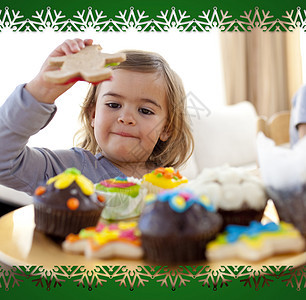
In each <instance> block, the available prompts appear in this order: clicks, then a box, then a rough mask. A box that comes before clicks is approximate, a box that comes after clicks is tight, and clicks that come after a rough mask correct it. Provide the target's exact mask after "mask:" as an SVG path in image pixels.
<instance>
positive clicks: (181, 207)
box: [145, 189, 215, 213]
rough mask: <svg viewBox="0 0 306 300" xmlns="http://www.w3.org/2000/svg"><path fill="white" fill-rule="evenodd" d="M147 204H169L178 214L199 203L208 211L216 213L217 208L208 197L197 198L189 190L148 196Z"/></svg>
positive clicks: (168, 191) (170, 191) (169, 191)
mask: <svg viewBox="0 0 306 300" xmlns="http://www.w3.org/2000/svg"><path fill="white" fill-rule="evenodd" d="M145 201H146V203H147V204H149V203H152V202H154V201H161V202H168V203H169V206H170V207H171V208H172V209H173V210H174V211H176V212H179V213H181V212H184V211H186V210H187V209H188V208H189V207H190V206H192V205H193V204H195V203H197V204H199V205H201V206H203V207H204V208H205V209H206V210H207V211H211V212H214V211H215V208H214V206H213V205H212V204H211V202H210V200H209V199H208V198H207V197H206V196H201V197H197V196H195V195H194V194H193V193H192V192H191V191H189V190H187V189H186V190H167V191H163V192H160V193H159V194H157V195H155V194H148V195H147V196H146V198H145Z"/></svg>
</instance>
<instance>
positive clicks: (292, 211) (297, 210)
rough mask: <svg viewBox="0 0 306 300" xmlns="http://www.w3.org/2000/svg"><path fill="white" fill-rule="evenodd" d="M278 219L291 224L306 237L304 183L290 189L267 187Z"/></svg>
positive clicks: (305, 193) (305, 188) (305, 189)
mask: <svg viewBox="0 0 306 300" xmlns="http://www.w3.org/2000/svg"><path fill="white" fill-rule="evenodd" d="M267 192H268V195H269V196H270V198H271V199H272V200H273V202H274V204H275V208H276V210H277V213H278V216H279V218H280V220H282V221H285V222H288V223H291V224H293V225H294V226H295V227H296V228H297V229H298V230H299V231H300V233H301V234H302V235H303V237H304V238H305V239H306V221H305V220H306V184H303V185H302V186H298V187H296V188H292V189H283V190H281V189H275V188H272V187H267Z"/></svg>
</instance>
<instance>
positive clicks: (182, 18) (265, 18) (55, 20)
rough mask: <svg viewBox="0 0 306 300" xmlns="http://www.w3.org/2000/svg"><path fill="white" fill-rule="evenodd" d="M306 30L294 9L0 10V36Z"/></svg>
mask: <svg viewBox="0 0 306 300" xmlns="http://www.w3.org/2000/svg"><path fill="white" fill-rule="evenodd" d="M296 28H301V29H302V30H303V31H305V30H306V10H305V9H301V8H300V7H297V8H296V9H291V10H290V11H285V12H284V13H283V14H282V17H281V18H277V17H275V16H273V15H272V14H271V12H270V11H265V10H263V9H260V8H259V7H255V8H254V9H251V10H249V11H244V12H243V14H242V15H240V17H239V18H234V17H233V16H232V15H231V14H230V12H229V11H224V10H222V9H218V8H217V7H214V8H212V9H208V10H207V11H204V10H203V11H202V12H201V14H199V15H198V16H196V17H193V16H191V15H190V14H189V13H188V12H187V11H182V10H180V9H179V8H176V7H172V8H170V9H167V10H164V11H160V13H159V14H158V15H154V16H152V15H150V14H149V13H147V12H146V11H144V10H139V9H137V8H134V7H129V8H128V9H125V10H119V11H118V12H117V13H116V15H115V17H113V18H111V17H108V16H107V15H106V14H105V12H104V11H103V10H98V9H95V8H93V7H87V9H83V10H81V11H75V13H73V17H72V18H68V17H67V16H66V15H65V13H64V12H63V11H61V10H56V9H52V8H51V7H46V8H45V9H42V10H40V11H38V10H37V11H35V12H33V14H32V15H31V16H25V15H23V13H22V11H19V10H14V9H11V8H9V7H5V8H4V9H0V32H6V31H12V32H45V31H51V32H85V31H86V32H87V31H93V32H209V31H212V30H215V29H217V30H220V31H252V30H254V29H260V30H262V31H293V30H294V29H296Z"/></svg>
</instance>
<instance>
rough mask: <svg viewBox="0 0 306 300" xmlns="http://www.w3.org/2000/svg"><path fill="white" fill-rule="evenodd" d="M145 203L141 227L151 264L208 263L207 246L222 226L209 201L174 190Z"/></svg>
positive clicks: (185, 191) (164, 192) (183, 191)
mask: <svg viewBox="0 0 306 300" xmlns="http://www.w3.org/2000/svg"><path fill="white" fill-rule="evenodd" d="M145 201H146V204H145V207H144V209H143V212H142V214H141V216H140V219H139V223H138V227H139V230H140V232H141V240H142V247H143V249H144V253H145V257H146V259H147V260H149V261H152V262H154V263H162V264H177V263H182V262H192V261H198V260H204V259H205V248H206V244H207V242H209V241H210V240H212V239H214V238H215V236H216V235H217V233H218V232H219V230H220V228H221V226H222V218H221V217H220V216H219V215H218V214H216V213H215V211H214V207H213V206H212V205H211V203H210V201H209V199H208V198H207V197H205V196H203V195H202V196H201V197H197V196H195V195H194V194H193V193H192V192H191V191H189V190H184V189H172V190H168V191H163V192H161V193H159V194H148V195H147V196H146V198H145Z"/></svg>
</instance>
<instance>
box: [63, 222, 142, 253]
mask: <svg viewBox="0 0 306 300" xmlns="http://www.w3.org/2000/svg"><path fill="white" fill-rule="evenodd" d="M62 247H63V250H64V251H66V252H70V253H81V254H84V255H85V256H86V257H87V258H93V257H95V258H103V259H106V258H113V257H117V258H129V259H139V258H141V257H142V256H143V250H142V248H141V242H140V232H139V230H138V228H137V222H123V221H121V222H119V223H112V224H110V225H106V224H103V223H99V224H98V225H97V226H96V227H95V228H94V227H88V228H84V229H82V230H81V231H80V232H79V233H78V234H72V233H71V234H69V235H68V236H67V237H66V239H65V241H64V242H63V243H62Z"/></svg>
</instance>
